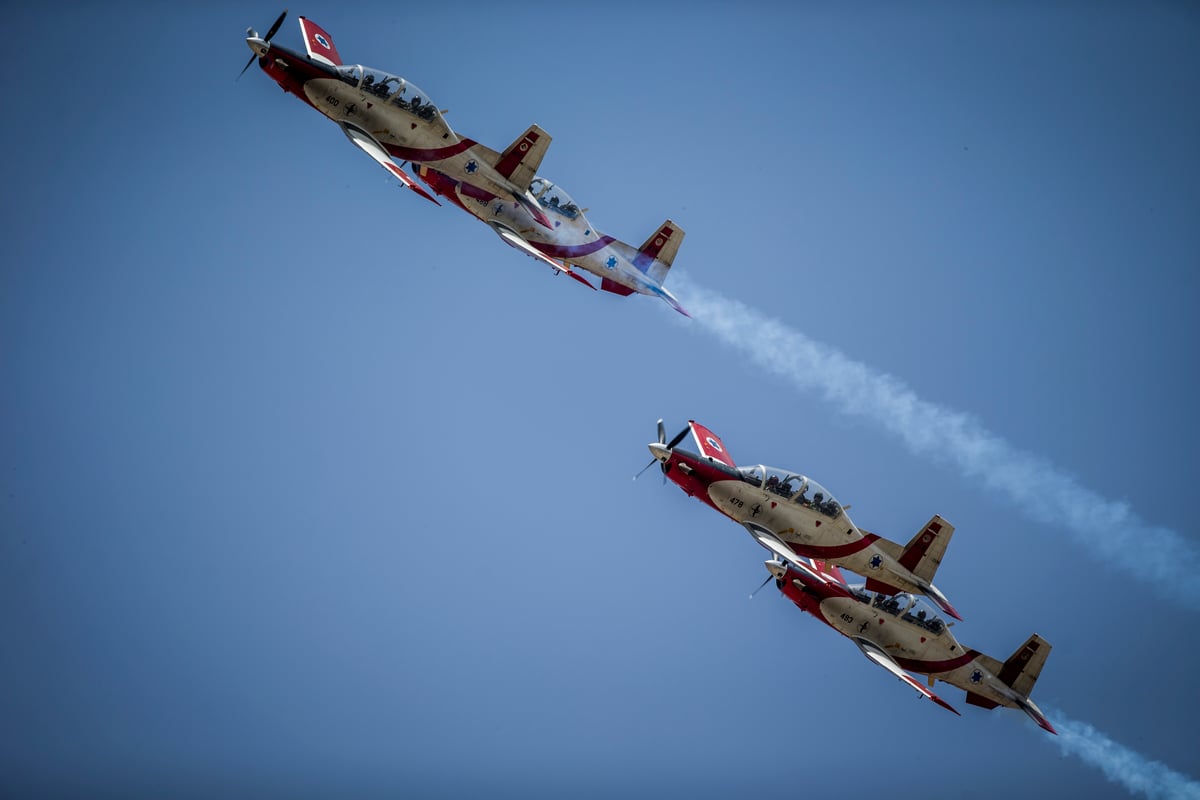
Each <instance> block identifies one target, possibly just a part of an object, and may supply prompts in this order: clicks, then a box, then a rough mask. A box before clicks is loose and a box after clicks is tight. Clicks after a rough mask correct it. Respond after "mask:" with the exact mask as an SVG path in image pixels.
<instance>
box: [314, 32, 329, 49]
mask: <svg viewBox="0 0 1200 800" xmlns="http://www.w3.org/2000/svg"><path fill="white" fill-rule="evenodd" d="M313 38H314V39H316V40H317V44H319V45H321V47H324V48H325V49H326V50H328V49H329V40H328V39H326V38H325V37H324V36H322V35H321V34H319V33H318V34H317V35H316V36H314V37H313Z"/></svg>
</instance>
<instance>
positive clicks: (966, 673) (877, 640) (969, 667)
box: [768, 562, 1027, 708]
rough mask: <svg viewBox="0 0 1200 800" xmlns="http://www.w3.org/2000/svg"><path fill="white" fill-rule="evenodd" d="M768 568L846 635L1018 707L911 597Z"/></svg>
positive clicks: (914, 668)
mask: <svg viewBox="0 0 1200 800" xmlns="http://www.w3.org/2000/svg"><path fill="white" fill-rule="evenodd" d="M768 563H769V564H770V565H771V571H772V573H773V574H776V575H777V578H776V581H775V585H776V586H777V587H778V588H779V590H780V591H781V592H782V593H783V594H784V596H785V597H787V598H788V599H789V600H791V601H792V602H793V603H794V604H795V605H796V606H797V607H798V608H800V609H801V610H803V611H805V612H807V613H809V614H811V615H812V616H814V617H816V618H817V619H819V620H820V621H821V622H824V623H825V624H826V625H828V626H829V627H831V628H833V629H834V630H836V631H837V632H838V633H840V634H842V635H843V636H846V637H848V638H850V639H854V638H859V637H861V638H865V639H867V640H869V641H871V642H873V643H874V644H876V645H878V646H879V647H881V648H883V650H884V651H885V652H887V654H888V655H889V656H891V657H892V659H893V660H895V661H896V663H897V664H899V665H900V666H901V668H903V669H905V670H908V671H910V672H915V673H920V674H923V675H931V676H933V677H934V678H935V679H937V680H939V681H943V682H945V683H949V684H950V685H952V686H957V687H958V688H960V689H963V690H964V691H967V692H971V693H974V694H976V695H979V696H982V697H984V698H986V699H988V700H991V701H993V702H995V703H997V704H999V705H1003V706H1008V707H1010V708H1018V707H1019V704H1018V702H1017V698H1016V695H1015V694H1014V692H1013V691H1012V689H1010V688H1009V687H1008V686H1006V685H1005V684H1004V683H1003V682H1002V681H1001V680H1000V679H999V677H997V676H996V675H995V674H993V673H992V672H991V671H990V670H989V669H988V667H987V666H986V665H985V664H983V663H981V661H982V660H983V659H981V658H980V656H981V653H980V652H979V651H978V650H972V649H969V648H966V647H964V646H963V645H961V644H959V642H958V640H957V639H955V638H954V635H953V634H952V633H951V632H950V628H949V626H948V625H947V624H945V623H944V622H943V621H942V620H941V619H940V618H938V617H937V616H936V615H935V614H933V613H932V612H931V610H929V609H925V608H922V607H921V606H922V605H923V604H922V603H919V602H918V601H916V599H915V598H913V597H912V596H911V595H900V596H898V597H894V598H893V597H887V596H884V595H879V594H872V593H869V592H864V591H859V590H855V589H851V588H849V587H846V586H843V585H841V584H837V583H828V584H821V583H817V582H816V581H814V580H812V579H811V578H810V577H809V576H807V575H805V574H804V573H803V572H800V571H799V570H797V569H795V568H794V567H792V566H790V565H786V566H785V565H782V564H779V563H778V562H768ZM1026 700H1027V698H1026Z"/></svg>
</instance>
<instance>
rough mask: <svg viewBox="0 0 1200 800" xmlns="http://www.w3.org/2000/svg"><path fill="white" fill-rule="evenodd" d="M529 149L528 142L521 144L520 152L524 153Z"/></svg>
mask: <svg viewBox="0 0 1200 800" xmlns="http://www.w3.org/2000/svg"><path fill="white" fill-rule="evenodd" d="M528 149H529V142H521V152H522V153H524V152H525V151H526V150H528Z"/></svg>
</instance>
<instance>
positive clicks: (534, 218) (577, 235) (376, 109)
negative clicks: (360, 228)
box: [242, 11, 687, 315]
mask: <svg viewBox="0 0 1200 800" xmlns="http://www.w3.org/2000/svg"><path fill="white" fill-rule="evenodd" d="M286 16H287V12H286V11H285V12H283V14H280V15H279V18H278V19H276V20H275V23H274V24H273V25H272V26H271V28H270V30H268V31H267V33H266V35H265V36H261V37H260V36H259V35H258V33H257V32H255V31H254V30H253V29H251V30H248V31H247V32H246V33H247V36H246V44H247V45H249V47H250V50H251V51H252V52H253V55H252V56H250V61H248V62H247V63H246V67H245V68H244V69H243V70H242V72H243V73H245V71H246V69H249V68H250V65H251V64H253V63H254V62H255V61H256V60H257V61H258V65H259V66H260V67H261V68H262V70H263V72H265V73H267V75H268V76H269V77H270V78H271V79H272V80H274V81H275V82H276V83H278V84H279V85H280V87H282V88H283V90H284V91H285V92H288V93H290V94H293V95H295V96H296V97H298V98H300V99H301V100H303V101H304V102H305V103H307V104H308V105H310V106H312V107H313V108H314V109H316V110H317V111H319V112H321V113H322V114H324V115H325V116H326V117H328V118H329V119H331V120H333V122H334V123H336V124H337V125H338V127H339V128H341V129H342V132H343V133H344V134H346V138H348V139H349V140H350V142H351V143H352V144H354V146H355V147H357V148H358V149H360V150H362V151H363V152H364V153H366V154H367V155H368V156H370V157H371V159H372V160H373V161H375V162H376V163H377V164H379V165H380V166H381V167H383V168H384V169H385V170H387V172H388V174H390V175H392V176H393V177H395V178H396V179H397V180H399V181H400V182H401V183H402V184H404V185H405V186H407V187H408V188H409V189H412V190H413V191H414V192H416V193H417V194H419V195H421V196H422V197H424V198H426V199H428V200H430V201H432V202H433V203H436V204H437V205H441V203H438V201H437V199H436V198H435V197H434V196H433V195H432V194H430V193H429V192H428V191H426V189H425V186H428V187H429V189H432V190H433V192H434V193H435V194H437V195H438V196H440V197H443V198H445V199H447V200H448V201H450V202H451V203H453V204H454V205H456V206H458V207H459V208H461V209H462V210H464V211H466V212H467V213H469V214H471V215H472V216H474V217H476V218H478V219H480V220H482V221H483V222H484V223H486V224H487V225H488V226H489V227H491V228H492V230H494V231H495V232H496V233H497V234H498V235H499V236H500V238H501V239H502V240H503V241H504V242H505V243H507V244H508V245H510V246H511V247H513V248H515V249H517V250H519V251H521V252H522V253H524V254H525V255H527V256H530V257H531V258H534V259H537V260H538V261H541V262H543V263H544V264H546V265H548V266H549V267H550V268H551V269H553V270H554V271H555V272H556V273H566V274H567V275H570V276H571V277H572V278H574V279H575V280H577V281H579V282H580V283H582V284H583V285H584V286H587V287H588V288H589V289H593V290H594V289H595V288H596V287H595V286H594V285H593V284H592V282H591V281H589V280H588V279H587V278H585V277H583V275H581V274H580V273H579V272H577V271H576V270H575V269H573V267H578V268H579V269H580V270H583V271H584V272H588V273H590V274H592V275H595V276H596V277H598V278H599V279H600V288H601V289H603V290H604V291H606V292H611V293H613V294H617V295H622V296H626V295H630V294H633V293H634V292H637V293H639V294H646V295H652V296H657V297H661V298H662V299H663V300H665V301H666V302H667V303H669V304H670V305H671V307H672V308H674V309H675V310H676V311H678V312H679V313H681V314H684V315H687V311H685V310H684V309H683V306H681V305H679V301H677V300H676V299H675V298H674V296H672V295H671V293H670V292H668V291H667V290H666V289H664V288H663V285H662V284H663V280H664V279H665V278H666V277H667V271H668V270H670V269H671V262H672V261H673V260H674V258H675V254H676V253H677V252H678V250H679V245H680V244H681V243H682V242H683V236H684V232H683V230H682V229H681V228H680V227H679V226H678V225H676V224H675V223H674V222H672V221H671V220H667V221H665V222H663V224H662V225H660V226H658V228H657V229H655V231H654V232H653V233H651V234H650V236H649V238H647V239H646V241H645V242H644V243H643V244H642V246H641V247H638V248H634V247H633V246H632V245H629V244H626V243H625V242H622V241H620V240H619V239H616V238H614V237H612V236H606V235H604V234H602V233H600V232H599V231H597V230H596V229H595V228H594V227H592V225H591V223H589V222H588V220H587V217H585V216H584V209H581V208H580V207H579V205H578V204H577V203H576V202H575V201H574V200H572V199H571V197H570V196H569V195H568V194H567V193H566V191H564V190H563V189H562V188H561V187H559V186H556V185H555V184H554V183H552V182H551V181H549V180H547V179H546V178H543V177H540V176H538V175H537V174H536V173H537V170H538V167H539V165H540V164H541V162H542V157H543V156H545V154H546V150H547V149H548V148H549V146H550V135H549V134H548V133H546V132H545V131H544V130H542V129H541V128H539V127H538V126H537V125H531V126H530V127H529V129H528V130H526V131H525V133H523V134H522V135H521V136H520V137H518V138H517V140H516V141H514V142H513V143H512V144H511V145H509V146H508V147H507V148H506V149H505V150H504V152H497V151H495V150H492V149H491V148H489V147H486V146H484V145H482V144H480V143H479V142H476V141H474V140H473V139H469V138H467V137H465V136H459V135H458V134H457V133H455V132H454V131H452V130H451V129H450V126H449V125H447V124H446V119H445V117H444V116H443V113H444V112H442V111H439V110H438V106H437V105H436V104H434V103H433V102H432V101H431V100H430V99H429V95H428V94H426V93H425V92H424V91H422V90H421V89H419V88H418V87H417V86H415V85H414V84H412V83H411V82H409V81H408V80H406V79H405V78H402V77H400V76H398V75H392V74H390V73H387V72H383V71H382V70H377V69H372V68H370V67H364V66H361V65H359V64H343V63H342V58H341V56H340V55H339V54H338V51H337V47H335V46H334V44H333V37H331V36H330V35H329V33H327V32H326V31H325V30H323V29H322V28H321V27H320V26H318V25H317V24H316V23H314V22H313V21H312V20H309V19H305V18H304V17H300V32H301V35H302V36H303V37H304V46H305V49H306V53H304V54H301V53H299V52H296V51H293V50H289V49H287V48H286V47H281V46H279V45H277V44H272V43H271V39H272V37H274V35H275V34H276V32H278V30H279V26H280V25H282V24H283V20H284V18H285V17H286ZM395 159H399V160H400V162H401V163H399V164H397V163H396V160H395ZM405 162H407V163H409V164H410V165H411V169H412V171H413V173H414V174H415V175H416V176H417V178H418V179H419V181H420V182H418V180H416V179H414V178H413V177H412V176H410V175H408V174H407V173H406V172H405V171H404V169H403V168H402V167H403V164H404V163H405ZM422 183H424V184H425V186H422V185H421V184H422Z"/></svg>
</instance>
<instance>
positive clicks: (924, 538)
mask: <svg viewBox="0 0 1200 800" xmlns="http://www.w3.org/2000/svg"><path fill="white" fill-rule="evenodd" d="M921 541H922V542H924V543H925V544H929V543H930V542H932V541H933V537H932V536H930V535H929V534H928V533H927V534H925V536H924V537H923V538H922V539H921Z"/></svg>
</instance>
